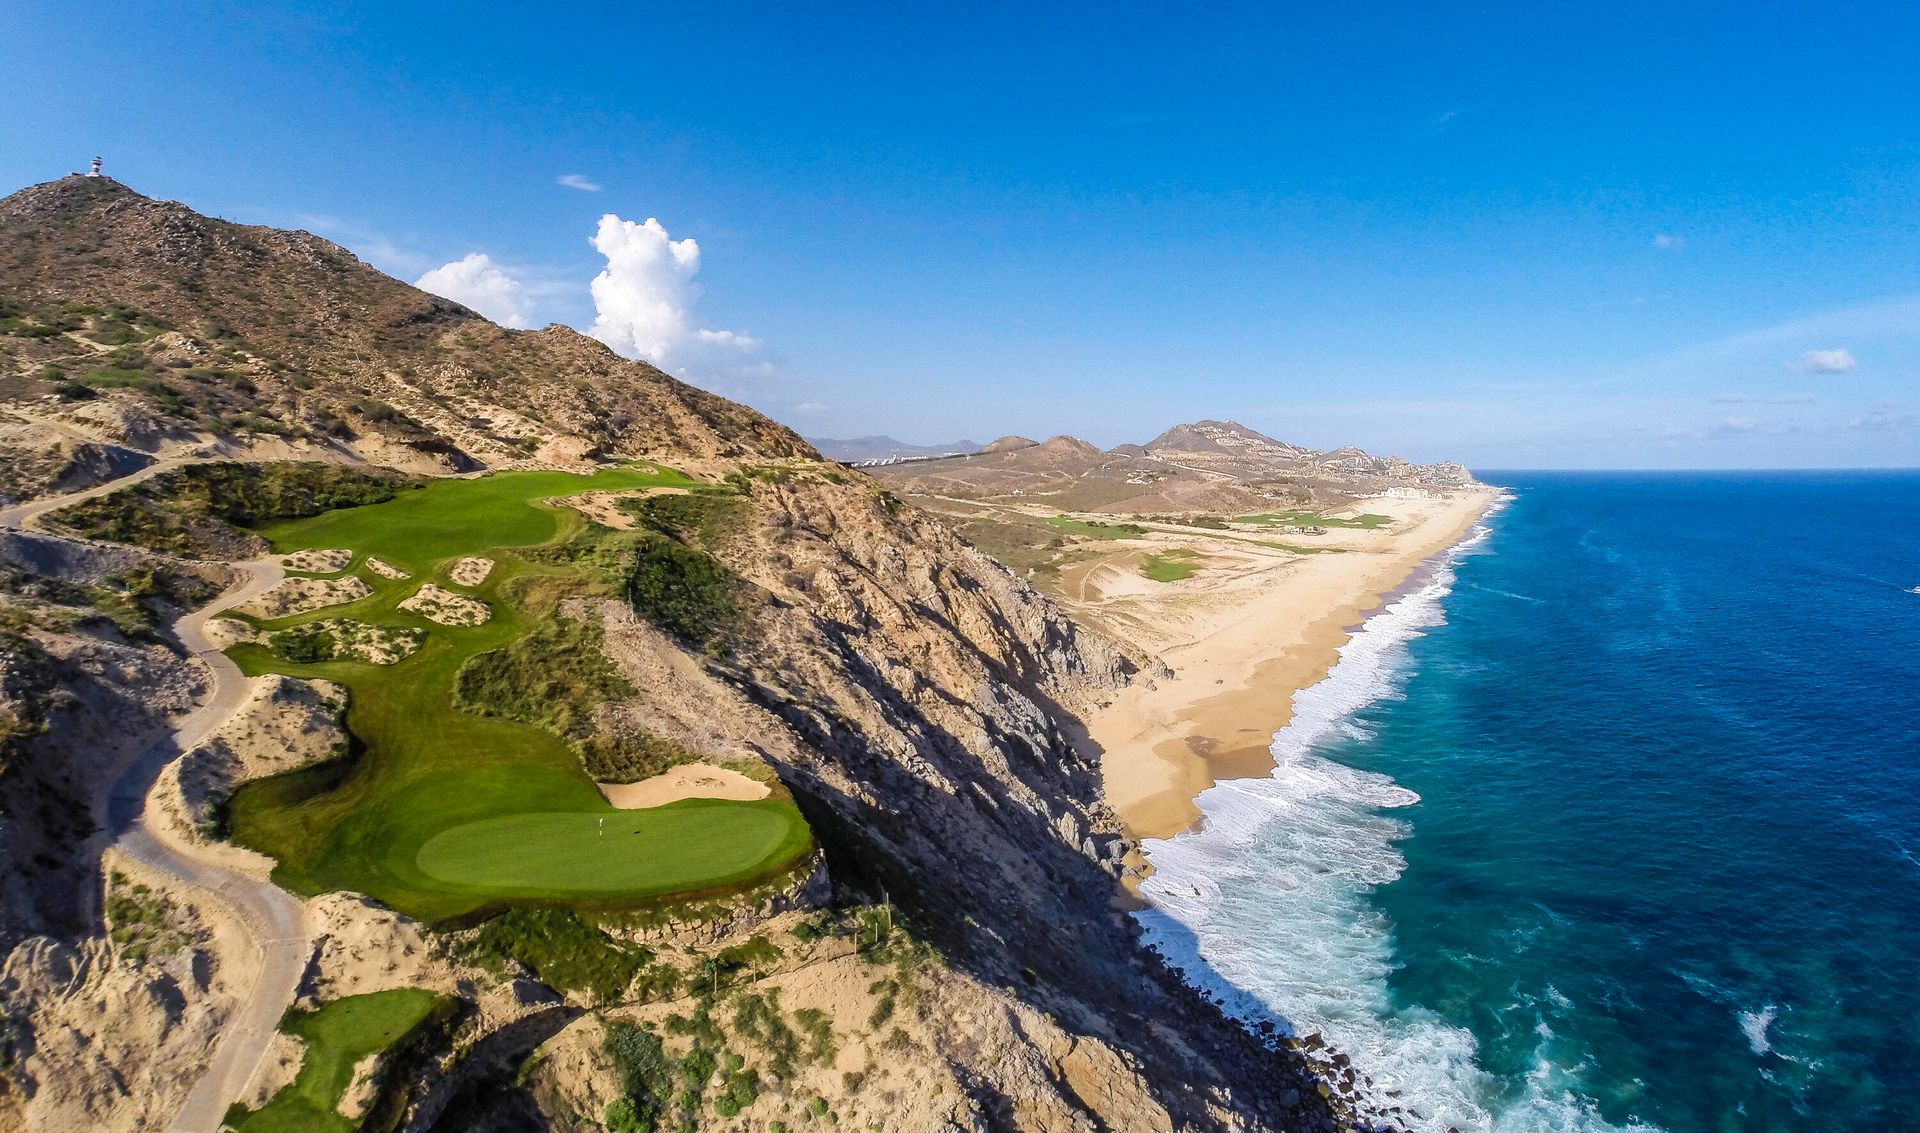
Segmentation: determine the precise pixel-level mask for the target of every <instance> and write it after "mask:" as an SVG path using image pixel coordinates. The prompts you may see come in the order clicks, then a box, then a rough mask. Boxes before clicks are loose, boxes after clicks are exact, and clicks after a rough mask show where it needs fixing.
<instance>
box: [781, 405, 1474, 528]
mask: <svg viewBox="0 0 1920 1133" xmlns="http://www.w3.org/2000/svg"><path fill="white" fill-rule="evenodd" d="M815 443H816V444H822V443H823V442H815ZM874 471H875V473H876V474H877V475H881V476H882V477H883V478H884V479H887V480H889V481H893V482H897V483H899V484H901V486H903V487H907V488H910V489H914V490H923V491H927V492H931V493H935V494H939V495H946V496H960V497H965V498H970V499H989V498H1012V497H1024V498H1033V497H1040V498H1045V499H1046V500H1048V501H1049V502H1050V503H1052V504H1055V505H1058V506H1060V507H1063V508H1070V509H1077V510H1085V511H1110V512H1123V513H1131V512H1141V513H1147V512H1156V511H1164V512H1202V511H1213V512H1234V511H1257V510H1260V509H1262V508H1267V507H1271V506H1274V505H1275V504H1280V503H1287V502H1296V503H1306V502H1310V501H1316V500H1318V501H1332V500H1338V499H1350V498H1353V497H1355V496H1360V495H1365V494H1367V493H1370V492H1378V491H1382V490H1384V489H1387V488H1396V487H1419V488H1428V489H1437V490H1445V489H1448V488H1455V487H1464V486H1466V485H1468V484H1471V483H1472V482H1473V477H1472V476H1471V475H1470V474H1469V473H1468V472H1467V470H1466V469H1464V468H1462V467H1460V466H1459V465H1458V464H1452V463H1444V464H1432V465H1419V464H1412V463H1410V462H1408V461H1406V460H1403V459H1401V458H1400V457H1397V456H1384V457H1383V456H1374V455H1372V454H1370V453H1367V452H1364V451H1362V450H1360V449H1357V448H1351V447H1348V448H1339V449H1333V450H1331V451H1328V452H1319V451H1316V450H1314V449H1310V448H1304V447H1302V446H1300V445H1295V444H1288V443H1287V442H1285V441H1280V440H1275V439H1274V438H1273V437H1269V436H1267V435H1266V434H1264V433H1260V432H1257V431H1255V430H1253V429H1250V428H1248V427H1247V426H1245V425H1242V424H1240V423H1238V422H1235V421H1195V422H1192V423H1190V424H1184V425H1175V426H1174V427H1172V428H1171V429H1168V430H1167V431H1166V432H1164V433H1161V434H1160V435H1159V436H1157V437H1155V438H1153V439H1152V440H1150V441H1148V442H1147V443H1146V444H1144V445H1137V444H1123V445H1115V446H1114V447H1113V448H1111V449H1108V450H1105V451H1103V450H1101V449H1099V448H1097V447H1095V446H1093V445H1091V444H1089V443H1087V442H1086V441H1083V440H1081V439H1079V438H1078V437H1071V436H1056V437H1052V438H1049V439H1048V440H1045V441H1042V442H1039V443H1035V442H1033V441H1029V440H1027V439H1026V438H1024V437H1008V438H1004V439H1002V440H999V441H995V442H994V443H993V444H992V445H989V446H988V447H987V448H986V449H984V450H982V451H981V452H978V453H976V454H974V455H973V456H970V457H969V458H967V459H966V460H952V461H933V462H909V463H903V464H900V465H895V466H890V467H888V468H886V469H884V470H882V469H876V470H874Z"/></svg>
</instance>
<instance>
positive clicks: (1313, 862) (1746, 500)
mask: <svg viewBox="0 0 1920 1133" xmlns="http://www.w3.org/2000/svg"><path fill="white" fill-rule="evenodd" d="M1483 478H1484V479H1487V480H1489V481H1490V482H1496V483H1501V484H1506V485H1510V486H1511V499H1510V500H1509V501H1508V502H1507V503H1506V504H1505V505H1504V507H1503V508H1502V509H1501V510H1499V511H1498V512H1497V513H1495V514H1493V515H1492V516H1491V517H1490V518H1489V519H1488V520H1487V522H1486V524H1485V528H1484V530H1483V532H1482V533H1481V534H1480V535H1479V536H1478V537H1477V538H1476V539H1474V540H1472V541H1470V542H1469V543H1467V544H1464V545H1463V546H1462V547H1460V548H1458V549H1456V550H1455V552H1453V553H1452V554H1451V555H1449V556H1448V557H1447V558H1446V559H1445V560H1443V561H1441V562H1439V563H1436V564H1435V565H1434V567H1433V568H1432V569H1431V570H1430V571H1429V572H1427V573H1426V574H1425V575H1424V576H1422V577H1420V578H1418V579H1416V580H1415V581H1414V582H1413V583H1412V584H1410V585H1409V587H1408V588H1406V589H1405V590H1404V591H1403V593H1402V595H1401V596H1400V597H1399V598H1398V599H1397V600H1396V601H1394V602H1393V603H1392V604H1391V605H1390V606H1389V607H1388V608H1387V609H1385V610H1384V611H1383V612H1382V613H1380V614H1378V615H1376V616H1375V617H1374V618H1372V619H1370V620H1369V621H1368V623H1367V624H1366V627H1365V628H1364V629H1363V630H1361V631H1360V632H1359V633H1358V634H1356V635H1355V637H1354V639H1353V641H1352V642H1351V643H1350V644H1349V645H1348V646H1347V647H1346V650H1345V651H1344V653H1343V656H1342V660H1341V663H1340V664H1339V665H1338V666H1336V668H1335V669H1334V671H1333V673H1332V674H1331V675H1330V676H1329V678H1328V679H1327V680H1326V681H1325V682H1323V683H1322V684H1320V685H1318V686H1316V687H1314V688H1313V689H1309V690H1306V691H1305V692H1303V693H1301V694H1299V696H1297V697H1296V699H1295V710H1296V711H1295V718H1294V721H1293V723H1292V724H1291V725H1289V727H1288V728H1287V730H1286V731H1284V732H1282V733H1281V734H1280V735H1279V736H1278V737H1276V740H1275V745H1274V750H1275V754H1276V757H1277V758H1278V760H1279V763H1280V767H1279V768H1278V770H1276V771H1275V773H1274V775H1273V777H1272V778H1271V779H1258V780H1238V781H1234V782H1230V783H1223V784H1221V785H1219V786H1216V787H1215V788H1213V789H1212V790H1210V791H1209V792H1207V794H1206V795H1204V796H1202V800H1201V805H1202V807H1203V809H1204V810H1205V811H1206V813H1207V816H1208V817H1207V822H1206V825H1205V827H1204V829H1202V830H1200V831H1198V832H1195V833H1190V834H1186V835H1182V836H1180V837H1178V838H1175V839H1171V840H1168V841H1163V842H1154V843H1150V844H1149V853H1150V855H1151V857H1152V859H1153V861H1154V863H1155V866H1156V869H1157V873H1156V875H1155V876H1154V877H1153V878H1152V879H1151V880H1150V881H1149V882H1148V884H1147V891H1148V893H1149V895H1150V896H1151V897H1152V898H1153V899H1154V900H1155V901H1156V902H1157V903H1158V906H1159V907H1158V908H1157V909H1155V910H1152V911H1149V912H1148V913H1146V914H1144V915H1143V919H1144V920H1145V921H1146V923H1147V926H1148V929H1149V932H1150V934H1151V935H1152V936H1153V937H1154V938H1155V939H1156V940H1158V941H1159V942H1160V943H1161V945H1162V946H1163V947H1164V948H1165V950H1166V951H1168V952H1169V953H1171V954H1173V955H1175V956H1176V957H1178V958H1183V959H1184V960H1185V961H1186V962H1187V963H1189V964H1190V965H1192V970H1193V971H1194V972H1195V973H1196V974H1197V975H1198V976H1200V977H1201V978H1203V979H1205V980H1207V981H1209V982H1212V983H1213V984H1214V986H1216V987H1219V988H1220V989H1221V990H1222V991H1223V993H1225V994H1227V995H1228V996H1229V997H1230V998H1231V999H1233V1000H1234V1002H1236V1003H1237V1004H1239V1005H1240V1006H1241V1007H1242V1009H1244V1010H1247V1011H1249V1012H1261V1011H1264V1012H1269V1013H1271V1014H1274V1015H1277V1016H1279V1017H1281V1018H1282V1019H1284V1020H1285V1021H1286V1022H1287V1023H1289V1024H1290V1025H1291V1026H1293V1027H1294V1028H1296V1029H1297V1030H1299V1031H1302V1032H1307V1031H1314V1032H1320V1033H1322V1034H1324V1035H1325V1036H1326V1037H1327V1038H1328V1039H1329V1041H1331V1042H1332V1043H1333V1044H1335V1045H1336V1046H1338V1047H1341V1048H1343V1049H1345V1050H1347V1051H1348V1052H1349V1053H1350V1054H1351V1055H1352V1056H1353V1058H1354V1060H1355V1063H1356V1065H1358V1066H1359V1067H1360V1068H1361V1069H1362V1070H1363V1071H1364V1072H1366V1073H1367V1074H1369V1075H1371V1076H1372V1078H1373V1080H1374V1083H1375V1084H1374V1088H1373V1095H1374V1097H1375V1098H1376V1100H1377V1103H1378V1104H1379V1105H1381V1106H1383V1107H1384V1106H1388V1105H1400V1106H1402V1107H1403V1109H1408V1110H1413V1111H1417V1112H1418V1113H1419V1115H1420V1116H1419V1118H1418V1119H1417V1120H1416V1122H1415V1123H1416V1125H1418V1126H1419V1127H1420V1128H1423V1129H1432V1130H1436V1131H1444V1130H1445V1129H1446V1128H1447V1127H1448V1126H1450V1125H1451V1126H1456V1127H1458V1128H1459V1129H1460V1130H1462V1131H1463V1133H1464V1131H1470V1130H1486V1129H1493V1130H1502V1131H1506V1130H1515V1131H1518V1130H1528V1131H1531V1130H1607V1129H1660V1130H1667V1131H1669V1133H1708V1131H1712V1133H1723V1131H1734V1130H1742V1131H1745V1130H1754V1131H1758V1130H1849V1131H1854V1130H1882V1129H1920V594H1915V593H1911V592H1910V590H1911V588H1913V587H1916V586H1920V474H1915V473H1885V474H1874V473H1844V474H1843V473H1813V474H1786V473H1765V474H1761V473H1743V474H1701V473H1689V474H1677V473H1675V474H1558V473H1485V474H1483Z"/></svg>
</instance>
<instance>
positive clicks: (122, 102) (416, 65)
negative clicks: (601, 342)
mask: <svg viewBox="0 0 1920 1133" xmlns="http://www.w3.org/2000/svg"><path fill="white" fill-rule="evenodd" d="M1041 7H1042V6H1038V5H1006V6H996V5H977V4H976V5H965V6H962V5H951V6H935V5H901V4H889V5H871V6H870V5H864V4H855V3H846V4H840V5H826V4H795V3H791V2H788V3H781V4H766V5H712V4H702V5H694V4H686V5H651V4H627V5H620V6H606V7H590V6H584V5H568V6H562V5H545V6H540V7H537V8H527V7H523V6H517V5H516V6H507V5H500V6H495V5H487V4H471V5H460V6H454V5H446V6H434V7H426V6H419V5H381V6H366V7H355V6H349V5H341V6H331V5H314V6H311V7H302V6H294V5H278V6H272V5H249V6H239V5H232V6H224V5H206V4H193V3H175V4H168V5H164V6H162V5H147V4H140V5H135V4H126V5H117V4H86V3H78V4H59V5H56V4H50V3H39V2H36V0H28V2H26V3H25V4H20V3H16V4H14V5H10V6H9V10H8V13H7V15H6V24H7V30H8V34H6V35H4V36H0V101H4V104H5V105H7V106H9V107H11V108H13V110H12V112H11V113H9V114H7V115H5V116H4V117H3V118H0V191H6V190H11V189H12V188H14V187H18V186H21V185H26V184H29V183H33V182H37V181H42V180H47V179H49V178H51V177H53V176H56V175H58V174H60V173H64V172H67V171H69V170H72V169H78V168H81V167H82V166H83V163H84V162H85V160H86V159H87V158H88V157H90V156H91V155H93V154H95V153H100V154H103V155H104V156H105V157H106V159H107V171H108V172H109V173H110V174H112V175H116V176H118V177H120V178H121V179H123V180H125V181H126V182H128V183H129V184H130V185H132V186H133V187H134V188H136V189H139V190H141V191H143V192H146V193H149V194H151V195H154V196H161V197H169V198H174V199H178V200H182V201H185V202H187V203H188V204H190V205H192V206H194V207H195V208H198V209H200V210H202V211H205V212H209V213H213V214H217V215H222V216H227V217H230V218H233V219H238V220H245V221H250V222H256V223H268V224H276V225H284V226H295V227H305V228H309V229H312V230H314V231H318V232H321V233H322V234H324V235H327V236H329V237H330V238H332V239H335V240H338V241H339V242H341V243H343V244H345V245H346V246H347V247H349V248H351V249H353V250H354V251H355V252H357V253H359V254H360V255H361V256H362V257H363V258H366V259H368V260H369V261H370V262H372V263H374V264H375V265H377V266H379V267H381V268H383V269H385V270H388V271H390V272H392V273H394V274H396V275H399V276H402V277H403V278H406V279H408V280H417V279H420V278H422V277H423V276H426V277H428V278H429V279H430V280H431V281H434V282H435V284H436V286H438V287H442V288H444V289H446V290H448V291H450V292H454V293H456V296H455V297H457V298H463V299H465V300H467V301H470V302H472V303H474V304H475V305H482V304H484V305H485V306H483V308H482V309H486V308H488V307H490V308H491V310H489V311H488V313H491V314H495V315H496V317H501V318H508V319H512V320H514V321H517V322H522V323H527V324H531V325H541V324H544V323H546V322H549V321H557V322H564V323H567V324H569V325H572V326H575V327H578V328H580V329H582V330H590V329H592V330H595V331H596V332H597V333H599V334H600V335H601V337H603V338H604V339H606V340H607V341H609V342H610V343H612V344H613V345H615V346H616V348H619V349H622V350H624V351H626V352H629V353H639V354H645V355H648V356H650V357H653V358H654V359H655V360H657V361H660V362H662V363H663V364H664V365H666V366H667V368H668V369H671V370H674V371H675V372H679V373H682V374H684V375H686V376H688V377H690V378H691V379H693V380H695V381H697V382H699V383H701V384H704V385H707V386H710V387H713V388H717V389H719V390H720V391H721V392H723V393H726V394H728V395H730V396H734V397H737V398H740V399H741V400H744V401H747V402H748V403H750V404H752V405H754V406H756V407H757V408H760V409H762V410H764V411H766V412H768V413H769V414H771V415H773V416H775V417H777V418H779V419H781V420H783V421H785V422H787V423H789V424H791V425H794V426H796V427H797V428H799V429H800V430H801V431H802V432H805V433H808V434H810V435H818V436H849V435H857V434H864V433H878V432H885V433H891V434H894V435H896V436H899V437H902V438H904V439H909V440H920V441H941V440H951V439H955V438H957V437H962V436H965V437H971V438H974V439H979V440H987V439H990V438H992V437H993V436H996V435H999V434H1002V433H1007V432H1021V433H1027V434H1031V435H1046V434H1050V433H1054V432H1073V433H1078V434H1080V435H1083V436H1086V437H1088V438H1089V439H1092V440H1095V441H1098V442H1101V443H1109V444H1110V443H1116V442H1119V441H1124V440H1140V439H1144V438H1145V437H1147V436H1150V435H1151V434H1153V433H1155V432H1157V431H1159V429H1161V428H1162V427H1164V426H1165V425H1167V424H1170V423H1172V422H1175V421H1179V420H1189V419H1194V418H1198V417H1203V416H1215V417H1232V418H1235V419H1238V420H1242V421H1245V422H1247V423H1248V424H1250V425H1253V426H1255V427H1258V428H1261V429H1263V430H1265V431H1267V432H1271V433H1273V434H1275V435H1277V436H1280V437H1283V438H1286V439H1289V440H1295V441H1299V442H1302V443H1308V444H1313V445H1317V446H1322V447H1332V446H1335V445H1339V444H1344V443H1356V444H1360V445H1363V446H1366V447H1368V448H1370V449H1375V450H1379V451H1388V452H1397V453H1402V454H1404V455H1407V456H1410V457H1414V458H1418V459H1439V458H1444V457H1455V458H1458V459H1462V460H1465V461H1467V462H1468V463H1470V464H1474V465H1477V466H1480V467H1740V466H1767V467H1775V466H1798V465H1809V466H1818V465H1827V466H1835V465H1838V466H1855V465H1915V464H1920V62H1916V60H1920V7H1916V6H1915V5H1913V4H1911V3H1903V4H1875V3H1854V4H1847V5H1811V4H1808V5H1791V6H1790V5H1775V4H1754V3H1748V4H1724V5H1720V4H1713V5H1708V4H1694V5H1685V4H1675V3H1663V4H1634V3H1616V4H1611V5H1589V6H1577V7H1576V6H1572V5H1557V4H1547V5H1542V4H1519V3H1515V4H1471V3H1464V4H1447V5H1406V4H1385V3H1381V4H1368V3H1353V2H1349V3H1338V4H1333V3H1329V4H1312V3H1299V4H1257V5H1245V6H1234V5H1225V4H1223V5H1212V6H1205V5H1175V4H1171V3H1159V4H1136V3H1125V2H1121V3H1104V4H1086V5H1051V6H1045V10H1044V11H1040V10H1039V9H1040V8H1041ZM163 9H164V10H163ZM569 175H571V178H572V180H573V181H574V183H575V184H576V185H580V186H591V188H587V187H569V186H568V185H566V184H562V183H561V182H560V179H561V178H563V177H568V176H569ZM603 218H608V219H603ZM649 218H657V222H656V223H654V224H652V225H649V224H647V223H646V222H647V221H648V220H649ZM689 240H690V241H692V242H693V243H692V244H688V243H685V242H686V241H689ZM482 256H483V257H485V259H484V260H482V259H478V258H473V257H482ZM445 265H452V266H445ZM429 272H432V273H433V274H432V275H431V276H429V275H428V273H429ZM596 277H599V278H600V282H599V283H598V284H595V282H594V281H595V280H596Z"/></svg>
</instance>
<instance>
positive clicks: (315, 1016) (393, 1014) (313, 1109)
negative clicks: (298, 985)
mask: <svg viewBox="0 0 1920 1133" xmlns="http://www.w3.org/2000/svg"><path fill="white" fill-rule="evenodd" d="M436 998H437V997H436V996H435V995H434V993H433V992H430V991H427V990H425V989H423V988H413V987H408V988H397V989H395V990H392V991H380V992H374V993H373V994H371V995H354V996H349V997H347V998H345V999H336V1000H334V1001H333V1002H332V1003H329V1004H327V1005H326V1006H324V1007H322V1008H320V1009H319V1010H318V1011H307V1012H289V1013H288V1015H287V1018H286V1019H285V1020H284V1021H282V1022H281V1024H280V1029H281V1030H283V1031H287V1032H288V1033H290V1034H295V1035H298V1036H300V1038H301V1040H302V1042H304V1043H305V1046H306V1049H305V1052H304V1054H303V1056H302V1058H301V1060H300V1072H299V1074H298V1075H297V1076H296V1077H295V1078H294V1080H293V1081H292V1082H291V1083H289V1084H288V1085H287V1086H285V1087H284V1088H282V1089H281V1091H280V1092H279V1093H277V1094H275V1095H273V1097H272V1099H271V1100H269V1101H268V1102H267V1104H266V1105H264V1106H262V1107H261V1108H259V1109H257V1110H251V1111H249V1110H245V1109H242V1108H241V1107H238V1106H236V1107H235V1111H237V1112H235V1111H230V1112H229V1113H228V1115H227V1123H228V1124H229V1125H231V1126H232V1127H233V1128H234V1129H236V1130H238V1133H316V1131H322V1130H332V1131H338V1133H352V1131H353V1130H354V1129H355V1128H357V1124H356V1123H355V1122H352V1121H349V1120H347V1119H346V1118H344V1117H342V1116H340V1113H339V1111H338V1110H337V1108H336V1107H337V1106H338V1105H339V1104H340V1098H341V1096H342V1095H343V1094H345V1093H346V1092H347V1087H348V1086H350V1085H352V1084H353V1067H354V1064H355V1063H357V1062H359V1061H360V1060H361V1059H363V1058H365V1057H366V1056H368V1055H370V1054H379V1053H382V1052H384V1051H386V1050H387V1049H388V1048H390V1047H392V1046H393V1044H394V1043H396V1042H399V1041H400V1039H402V1038H403V1037H405V1036H406V1034H407V1033H408V1032H409V1031H412V1030H413V1029H414V1028H415V1027H417V1026H419V1025H420V1024H421V1023H423V1022H425V1021H426V1018H427V1016H428V1014H429V1013H431V1012H432V1010H433V1004H434V1001H435V999H436Z"/></svg>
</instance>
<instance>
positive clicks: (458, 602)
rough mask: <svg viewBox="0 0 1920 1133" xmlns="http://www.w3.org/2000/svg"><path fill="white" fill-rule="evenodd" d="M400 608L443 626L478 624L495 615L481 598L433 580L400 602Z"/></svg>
mask: <svg viewBox="0 0 1920 1133" xmlns="http://www.w3.org/2000/svg"><path fill="white" fill-rule="evenodd" d="M400 608H401V609H403V610H405V611H406V612H407V613H409V614H419V615H420V616H421V617H423V618H426V619H427V620H428V621H434V622H439V623H440V624H441V625H443V626H477V625H479V624H480V623H482V622H484V621H486V620H487V619H488V618H489V617H492V616H493V610H492V609H491V608H490V607H488V605H487V604H486V603H485V602H482V601H481V600H480V599H478V598H469V597H467V596H466V595H465V594H455V593H454V592H453V591H451V590H448V589H445V588H444V587H439V586H435V585H434V584H433V583H431V582H429V583H427V584H426V585H425V586H422V587H421V588H420V590H419V591H418V592H417V593H416V594H414V596H413V597H411V598H409V599H407V600H406V601H404V602H402V603H400Z"/></svg>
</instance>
